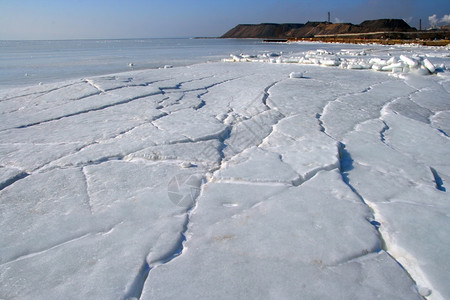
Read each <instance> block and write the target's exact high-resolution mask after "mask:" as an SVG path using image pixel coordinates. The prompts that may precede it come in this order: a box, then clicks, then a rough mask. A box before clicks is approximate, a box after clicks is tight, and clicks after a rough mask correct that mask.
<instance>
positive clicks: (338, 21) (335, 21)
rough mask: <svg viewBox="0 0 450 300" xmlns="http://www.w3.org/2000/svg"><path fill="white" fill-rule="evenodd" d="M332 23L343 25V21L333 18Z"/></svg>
mask: <svg viewBox="0 0 450 300" xmlns="http://www.w3.org/2000/svg"><path fill="white" fill-rule="evenodd" d="M334 23H344V21H342V20H341V19H339V18H334Z"/></svg>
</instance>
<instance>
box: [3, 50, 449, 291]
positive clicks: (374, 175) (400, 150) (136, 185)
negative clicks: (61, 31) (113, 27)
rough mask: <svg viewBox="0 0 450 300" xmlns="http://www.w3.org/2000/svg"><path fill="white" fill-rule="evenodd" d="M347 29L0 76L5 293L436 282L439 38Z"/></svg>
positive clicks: (401, 287) (443, 146)
mask: <svg viewBox="0 0 450 300" xmlns="http://www.w3.org/2000/svg"><path fill="white" fill-rule="evenodd" d="M341 46H342V49H340V51H339V53H340V54H337V53H338V52H336V51H334V50H331V49H330V48H327V47H333V48H335V47H337V46H336V45H332V46H331V45H330V46H328V45H318V47H317V49H324V50H323V51H315V52H305V53H299V54H298V55H290V56H289V57H287V56H283V55H282V56H271V55H270V53H268V54H265V56H264V57H265V58H262V56H261V57H259V58H258V57H256V58H251V57H247V56H246V55H240V56H238V55H236V54H235V55H234V56H235V58H238V59H235V58H234V57H232V60H233V61H236V60H239V61H241V59H242V60H243V62H239V63H234V62H215V63H204V64H196V65H192V66H187V67H177V68H170V69H154V70H142V71H133V72H128V73H120V74H116V75H108V76H92V77H87V78H84V79H79V80H69V81H64V82H59V83H52V84H45V85H35V86H30V87H26V88H16V89H3V90H0V99H1V100H0V107H1V109H0V112H1V114H2V116H1V122H0V137H1V145H0V147H1V155H0V165H1V168H0V187H1V191H0V224H1V228H2V230H1V233H0V245H1V248H0V298H1V299H11V298H18V299H53V298H67V299H127V298H139V299H174V298H177V299H193V298H203V299H212V298H217V299H293V298H301V299H374V298H381V299H422V297H427V298H428V299H448V298H449V297H450V289H449V286H448V282H449V281H450V250H449V249H450V247H449V241H450V220H449V212H450V201H449V200H450V197H449V194H448V191H447V190H448V187H449V184H448V183H449V181H450V162H449V159H448V158H449V157H450V155H449V154H450V140H449V137H448V135H449V134H450V97H449V89H450V75H449V74H450V73H449V71H448V69H447V68H446V67H445V65H447V66H449V65H450V57H449V50H448V49H445V48H441V49H439V48H422V47H420V48H414V47H392V48H390V47H381V48H377V50H376V51H373V50H371V49H372V47H371V46H369V45H368V46H366V47H367V48H366V49H365V50H364V54H362V51H361V49H359V48H358V49H357V50H358V51H356V50H355V51H353V50H352V49H350V50H349V49H348V48H349V46H348V45H341ZM415 55H416V56H415ZM353 56H354V60H351V59H353V58H352V57H353ZM401 56H403V57H404V58H403V59H401ZM392 57H395V59H394V60H392V62H390V63H389V64H388V61H389V59H391V58H392ZM405 58H407V59H405ZM425 58H426V59H427V60H428V61H430V62H431V63H433V66H435V67H437V70H435V72H434V74H433V75H423V74H425V72H422V71H420V70H423V68H422V66H424V67H425V64H426V63H425ZM408 59H410V60H411V61H409V60H408ZM306 60H308V61H309V62H311V63H305V61H306ZM371 60H372V63H371V66H370V68H366V67H364V66H367V65H368V64H369V63H370V61H371ZM244 61H245V62H244ZM247 61H251V62H247ZM322 61H323V63H322ZM400 61H402V62H403V63H400ZM299 62H300V63H299ZM328 62H329V63H328ZM408 62H409V63H408ZM414 62H417V65H415V66H414V67H413V66H411V65H414ZM344 63H345V65H344ZM394 64H397V65H395V66H393V67H392V68H391V69H390V70H384V71H383V70H382V71H381V72H378V71H374V70H375V69H376V68H378V67H376V68H373V66H374V65H377V66H380V68H381V69H382V68H383V67H386V66H392V65H394ZM442 64H444V65H443V66H441V65H442ZM337 65H339V66H340V67H338V66H337ZM349 66H352V67H349ZM353 66H361V67H353ZM425 68H426V67H425ZM400 69H401V70H400ZM414 70H417V72H415V71H414ZM428 73H430V72H429V70H428Z"/></svg>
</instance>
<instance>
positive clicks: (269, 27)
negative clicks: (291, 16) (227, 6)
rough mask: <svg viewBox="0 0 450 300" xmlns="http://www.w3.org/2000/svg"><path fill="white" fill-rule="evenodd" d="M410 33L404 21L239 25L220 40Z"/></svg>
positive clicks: (410, 29)
mask: <svg viewBox="0 0 450 300" xmlns="http://www.w3.org/2000/svg"><path fill="white" fill-rule="evenodd" d="M386 31H388V32H412V31H416V29H415V28H412V27H410V26H409V25H408V24H407V23H406V22H405V21H403V20H399V19H380V20H370V21H364V22H362V23H361V24H359V25H353V24H351V23H336V24H333V23H328V22H307V23H306V24H273V23H266V24H258V25H253V24H241V25H238V26H236V27H235V28H233V29H231V30H230V31H228V32H227V33H225V34H224V35H223V36H222V38H261V39H280V38H309V37H314V36H315V35H326V34H345V33H368V32H386Z"/></svg>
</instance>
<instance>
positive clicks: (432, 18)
mask: <svg viewBox="0 0 450 300" xmlns="http://www.w3.org/2000/svg"><path fill="white" fill-rule="evenodd" d="M428 21H429V22H430V26H431V28H436V27H437V23H438V18H437V16H436V14H434V15H432V16H429V17H428Z"/></svg>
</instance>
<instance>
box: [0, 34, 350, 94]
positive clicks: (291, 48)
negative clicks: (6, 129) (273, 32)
mask: <svg viewBox="0 0 450 300" xmlns="http://www.w3.org/2000/svg"><path fill="white" fill-rule="evenodd" d="M317 47H318V45H317V44H310V43H306V44H278V43H263V42H262V41H261V40H234V39H122V40H66V41H61V40H58V41H0V88H4V87H15V86H24V85H31V84H37V83H39V82H42V83H48V82H56V81H62V80H66V79H73V78H83V77H86V76H93V75H104V74H111V73H117V72H124V71H129V70H130V67H129V66H128V65H129V64H130V63H133V64H134V66H133V69H135V70H142V69H148V68H158V67H163V66H164V65H173V66H183V65H191V64H195V63H200V62H206V61H218V60H220V59H222V58H225V57H229V55H230V54H231V53H233V54H239V53H247V54H257V53H261V52H267V51H277V52H280V51H283V52H285V53H290V52H301V51H306V50H309V49H317ZM340 47H342V46H336V48H337V49H338V48H340ZM327 48H328V49H329V48H330V46H328V47H327Z"/></svg>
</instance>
